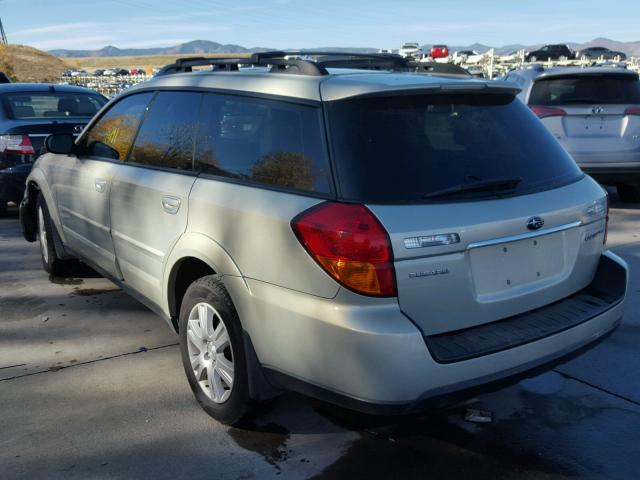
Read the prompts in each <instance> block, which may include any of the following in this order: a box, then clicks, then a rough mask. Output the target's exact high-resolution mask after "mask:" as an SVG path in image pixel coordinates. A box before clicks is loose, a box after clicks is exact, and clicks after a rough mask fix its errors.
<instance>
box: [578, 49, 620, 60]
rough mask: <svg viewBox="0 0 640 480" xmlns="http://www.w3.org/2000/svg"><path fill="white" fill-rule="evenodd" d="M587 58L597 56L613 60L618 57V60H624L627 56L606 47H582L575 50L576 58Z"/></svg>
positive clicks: (595, 58) (595, 57)
mask: <svg viewBox="0 0 640 480" xmlns="http://www.w3.org/2000/svg"><path fill="white" fill-rule="evenodd" d="M583 57H584V58H587V59H594V60H597V59H598V58H602V59H604V60H614V59H615V58H618V60H620V61H622V60H626V59H627V56H626V55H625V54H624V53H622V52H615V51H613V50H609V49H608V48H606V47H588V48H583V49H582V50H579V51H577V52H576V58H578V59H580V58H583Z"/></svg>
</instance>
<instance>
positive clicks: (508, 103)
mask: <svg viewBox="0 0 640 480" xmlns="http://www.w3.org/2000/svg"><path fill="white" fill-rule="evenodd" d="M327 109H328V116H329V130H330V133H331V143H332V152H333V157H334V162H335V166H336V174H337V182H338V186H339V191H340V196H341V197H342V198H344V199H345V200H353V201H361V202H368V203H376V202H381V203H385V202H420V201H425V200H424V197H425V196H426V195H428V194H429V193H432V192H435V191H438V190H442V189H446V188H450V187H455V186H458V185H463V184H465V183H473V182H476V181H483V180H491V179H495V178H506V177H517V178H520V179H521V181H520V182H519V184H518V185H517V187H516V188H515V189H514V190H513V192H510V194H511V195H518V194H527V193H533V192H537V191H542V190H548V189H552V188H557V187H559V186H561V185H566V184H568V183H571V182H573V181H576V180H578V179H580V178H581V177H582V172H581V171H580V169H579V168H578V167H577V166H576V164H575V162H574V161H573V159H572V158H571V157H570V156H569V155H568V154H567V153H566V152H565V151H564V150H563V148H562V147H561V146H560V144H559V143H558V142H557V141H556V140H555V138H553V136H552V135H551V134H550V133H549V132H548V131H547V129H546V128H545V127H544V126H543V125H542V123H541V122H540V121H539V120H538V119H537V118H536V117H535V115H533V114H532V113H531V112H530V111H529V109H528V108H527V107H526V106H525V105H524V104H523V103H522V102H520V100H517V99H515V98H514V97H513V96H512V95H505V94H480V95H478V94H475V95H472V94H423V95H401V96H382V97H380V96H376V97H364V98H356V99H347V100H340V101H335V102H328V104H327ZM475 195H476V196H478V197H479V198H487V197H488V195H487V192H482V193H476V194H475ZM461 196H463V197H464V198H468V197H469V196H473V194H472V195H469V193H468V192H467V193H465V194H462V195H461ZM454 197H455V196H449V197H447V198H448V199H453V198H454ZM489 198H490V196H489Z"/></svg>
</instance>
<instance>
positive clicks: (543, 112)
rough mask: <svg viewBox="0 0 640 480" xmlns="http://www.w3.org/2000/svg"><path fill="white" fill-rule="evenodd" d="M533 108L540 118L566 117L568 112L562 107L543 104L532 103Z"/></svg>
mask: <svg viewBox="0 0 640 480" xmlns="http://www.w3.org/2000/svg"><path fill="white" fill-rule="evenodd" d="M531 110H533V113H535V114H536V115H537V116H538V118H547V117H564V116H565V115H566V114H567V112H565V111H564V110H563V109H561V108H556V107H544V106H542V105H532V106H531Z"/></svg>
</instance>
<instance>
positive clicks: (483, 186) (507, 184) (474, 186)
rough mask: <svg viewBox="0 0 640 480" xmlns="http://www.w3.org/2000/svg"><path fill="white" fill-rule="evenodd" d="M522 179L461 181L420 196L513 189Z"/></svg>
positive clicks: (432, 196)
mask: <svg viewBox="0 0 640 480" xmlns="http://www.w3.org/2000/svg"><path fill="white" fill-rule="evenodd" d="M521 181H522V177H513V178H493V179H489V180H479V181H477V182H473V183H462V184H460V185H455V186H453V187H448V188H443V189H442V190H436V191H435V192H430V193H427V194H425V195H423V196H422V198H439V197H448V196H450V195H455V194H457V193H463V192H482V191H489V192H493V191H498V190H513V189H514V188H516V187H517V186H518V184H519V183H520V182H521Z"/></svg>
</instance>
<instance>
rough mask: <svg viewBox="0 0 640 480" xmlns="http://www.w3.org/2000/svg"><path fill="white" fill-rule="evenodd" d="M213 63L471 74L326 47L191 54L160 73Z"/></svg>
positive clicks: (310, 71)
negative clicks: (243, 53)
mask: <svg viewBox="0 0 640 480" xmlns="http://www.w3.org/2000/svg"><path fill="white" fill-rule="evenodd" d="M201 66H211V67H212V70H213V71H238V70H239V68H240V66H262V67H270V71H271V72H279V73H291V74H298V75H312V76H321V75H328V74H329V72H328V71H327V68H354V69H365V70H393V71H404V72H420V73H441V74H449V75H452V74H453V75H469V73H468V72H467V71H466V70H464V69H463V68H461V67H459V66H457V65H453V64H448V63H436V62H416V61H415V60H412V59H409V58H405V57H403V56H401V55H397V54H394V53H351V52H324V51H305V50H300V51H291V52H285V51H279V50H276V51H269V52H258V53H253V54H251V55H250V56H247V57H238V56H229V57H208V58H207V57H190V58H189V57H187V58H178V59H177V60H176V61H175V63H172V64H170V65H166V66H165V67H163V68H162V69H161V70H160V71H159V72H158V73H157V74H156V76H164V75H170V74H174V73H184V72H191V71H193V67H201Z"/></svg>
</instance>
